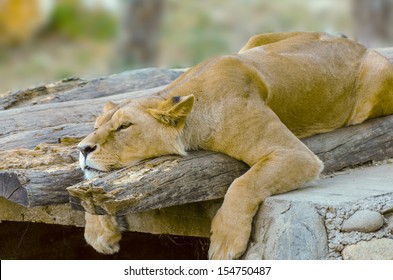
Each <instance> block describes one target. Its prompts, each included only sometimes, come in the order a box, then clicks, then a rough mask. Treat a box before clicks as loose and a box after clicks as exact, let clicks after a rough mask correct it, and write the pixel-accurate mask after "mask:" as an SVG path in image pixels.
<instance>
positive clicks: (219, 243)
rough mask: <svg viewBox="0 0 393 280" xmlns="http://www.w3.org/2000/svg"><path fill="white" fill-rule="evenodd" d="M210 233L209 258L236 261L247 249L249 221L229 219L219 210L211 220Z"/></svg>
mask: <svg viewBox="0 0 393 280" xmlns="http://www.w3.org/2000/svg"><path fill="white" fill-rule="evenodd" d="M251 219H252V217H251ZM211 232H212V235H211V237H210V248H209V258H210V259H216V260H233V259H238V258H240V257H241V256H242V255H243V253H244V252H245V250H246V249H247V244H248V239H249V237H250V233H251V220H250V219H249V218H247V217H244V216H243V217H236V218H235V217H231V215H227V214H226V213H225V211H223V210H222V209H220V210H219V211H218V212H217V214H216V216H215V217H214V219H213V222H212V229H211Z"/></svg>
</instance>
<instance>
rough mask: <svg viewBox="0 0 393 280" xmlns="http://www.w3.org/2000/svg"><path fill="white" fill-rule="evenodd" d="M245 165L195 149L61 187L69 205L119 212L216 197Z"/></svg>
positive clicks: (106, 211) (100, 212) (93, 211)
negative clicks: (183, 154)
mask: <svg viewBox="0 0 393 280" xmlns="http://www.w3.org/2000/svg"><path fill="white" fill-rule="evenodd" d="M248 168H249V167H248V166H247V165H246V164H245V163H242V162H239V161H237V160H235V159H233V158H231V157H229V156H227V155H224V154H219V153H213V152H209V151H196V152H191V153H190V154H189V155H187V156H185V157H177V156H164V157H160V158H157V159H153V160H148V161H144V162H142V163H140V164H137V165H134V166H132V167H129V168H125V169H122V170H119V171H115V172H112V173H110V174H108V175H107V176H103V177H100V178H97V179H94V180H87V181H84V182H81V183H80V184H78V185H75V186H72V187H69V188H67V189H68V191H69V193H70V194H71V199H70V203H71V205H72V207H73V208H75V209H80V210H86V211H88V212H90V213H96V214H110V215H124V214H127V213H131V212H133V213H134V212H144V211H147V210H150V209H160V208H164V207H168V206H173V205H182V204H187V203H190V202H197V201H205V200H212V199H217V198H222V197H224V195H225V192H226V190H227V188H228V186H229V185H230V184H231V183H232V181H233V180H234V179H235V178H237V177H239V176H241V175H242V174H243V173H244V172H246V171H247V170H248ZM80 206H83V208H81V207H80Z"/></svg>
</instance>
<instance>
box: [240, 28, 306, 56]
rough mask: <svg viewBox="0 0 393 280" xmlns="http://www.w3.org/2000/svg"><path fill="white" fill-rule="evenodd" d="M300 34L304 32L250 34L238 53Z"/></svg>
mask: <svg viewBox="0 0 393 280" xmlns="http://www.w3.org/2000/svg"><path fill="white" fill-rule="evenodd" d="M301 34H305V33H304V32H281V33H264V34H259V35H255V36H252V37H251V38H250V39H249V40H248V42H247V43H246V44H245V45H244V46H243V47H242V48H241V50H240V51H239V53H242V52H245V51H247V50H249V49H252V48H255V47H259V46H263V45H268V44H272V43H276V42H278V41H282V40H285V39H288V38H291V37H295V36H298V35H301Z"/></svg>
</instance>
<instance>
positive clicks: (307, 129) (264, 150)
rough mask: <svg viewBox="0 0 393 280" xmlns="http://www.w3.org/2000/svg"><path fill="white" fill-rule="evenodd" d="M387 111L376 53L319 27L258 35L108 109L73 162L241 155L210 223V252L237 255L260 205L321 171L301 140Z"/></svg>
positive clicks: (390, 80) (389, 84)
mask: <svg viewBox="0 0 393 280" xmlns="http://www.w3.org/2000/svg"><path fill="white" fill-rule="evenodd" d="M391 113H393V66H392V65H390V64H389V62H388V61H387V60H386V59H385V58H383V57H382V56H380V55H379V54H377V53H376V52H374V51H371V50H367V49H366V48H364V47H363V46H361V45H359V44H357V43H355V42H353V41H350V40H347V39H343V38H338V37H333V36H329V35H326V34H320V33H278V34H265V35H259V36H256V37H253V38H251V39H250V41H249V42H248V43H247V44H246V46H245V47H244V48H243V49H242V50H241V51H240V52H239V54H236V55H231V56H224V57H219V58H214V59H210V60H208V61H206V62H203V63H201V64H199V65H197V66H196V67H194V68H192V69H191V70H189V71H188V72H186V73H185V74H183V75H182V76H181V77H179V78H178V79H177V80H176V81H174V82H173V83H172V84H170V85H169V86H168V87H167V88H166V89H165V90H163V91H162V92H160V93H159V94H158V95H157V96H153V97H150V98H143V99H136V100H131V101H128V102H126V103H123V104H120V105H117V106H115V105H111V106H108V107H107V108H106V112H105V113H104V115H103V116H101V117H100V118H99V119H98V120H97V123H96V127H97V131H96V132H95V133H94V134H91V135H89V136H88V137H87V138H86V139H85V140H83V141H82V142H81V144H80V148H81V151H82V153H81V166H82V169H85V170H86V172H87V173H89V169H90V168H95V169H98V170H101V171H110V170H112V169H114V168H119V167H122V166H126V165H128V164H131V163H133V162H135V161H138V160H141V159H143V158H148V157H156V156H161V155H164V154H184V153H185V150H190V149H206V150H212V151H217V152H223V153H226V154H228V155H230V156H232V157H234V158H237V159H239V160H242V161H244V162H246V163H247V164H249V165H250V170H249V171H248V172H247V173H246V174H244V175H243V176H241V177H239V178H237V179H236V180H235V181H234V182H233V183H232V185H231V186H230V188H229V189H228V192H227V194H226V196H225V199H224V203H223V205H222V207H221V209H220V210H219V211H218V213H217V214H216V216H215V218H214V220H213V223H212V238H211V247H210V251H209V253H210V256H211V257H212V258H238V257H240V256H241V254H242V253H243V252H244V250H245V249H246V246H247V241H248V238H249V235H250V231H251V222H252V218H253V216H254V214H255V212H256V210H257V208H258V206H259V204H260V203H261V202H262V201H263V200H264V199H265V198H266V197H268V196H270V195H273V194H277V193H283V192H287V191H289V190H293V189H295V188H297V187H299V186H300V185H302V184H304V183H306V182H308V181H311V180H313V179H315V178H317V177H318V175H319V173H320V172H321V170H322V163H321V162H320V161H319V159H318V158H317V157H316V156H315V155H314V154H313V153H312V152H311V151H310V150H309V149H308V148H307V147H306V146H305V145H304V144H303V143H302V142H301V141H300V140H299V138H302V137H306V136H310V135H313V134H317V133H322V132H326V131H331V130H334V129H336V128H339V127H342V126H346V125H352V124H358V123H361V122H363V121H364V120H366V119H368V118H372V117H378V116H382V115H386V114H391ZM123 130H124V131H123ZM86 166H89V167H86ZM89 219H90V220H91V217H90V216H89ZM97 221H98V220H97ZM108 232H110V231H108ZM116 234H118V233H116ZM92 236H93V235H92V234H89V233H87V234H86V239H87V240H88V242H89V243H90V244H92V245H93V246H94V247H95V248H96V249H97V250H100V251H106V250H105V249H103V248H101V247H102V246H104V247H105V245H106V246H108V244H104V245H103V244H101V245H97V244H98V243H97V238H96V237H92ZM100 242H102V240H101V241H100ZM108 242H109V241H108ZM109 243H110V242H109ZM112 243H115V242H112ZM112 245H113V244H112ZM116 248H117V247H116ZM117 249H118V248H117Z"/></svg>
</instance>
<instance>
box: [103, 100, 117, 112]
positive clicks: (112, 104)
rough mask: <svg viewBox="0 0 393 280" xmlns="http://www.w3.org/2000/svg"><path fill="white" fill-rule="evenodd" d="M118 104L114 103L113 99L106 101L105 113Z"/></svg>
mask: <svg viewBox="0 0 393 280" xmlns="http://www.w3.org/2000/svg"><path fill="white" fill-rule="evenodd" d="M116 106H117V104H116V103H113V102H112V101H108V102H106V104H105V106H104V113H106V112H108V111H110V110H112V109H114V108H116Z"/></svg>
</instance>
